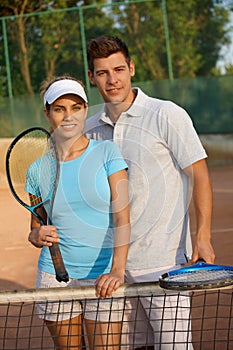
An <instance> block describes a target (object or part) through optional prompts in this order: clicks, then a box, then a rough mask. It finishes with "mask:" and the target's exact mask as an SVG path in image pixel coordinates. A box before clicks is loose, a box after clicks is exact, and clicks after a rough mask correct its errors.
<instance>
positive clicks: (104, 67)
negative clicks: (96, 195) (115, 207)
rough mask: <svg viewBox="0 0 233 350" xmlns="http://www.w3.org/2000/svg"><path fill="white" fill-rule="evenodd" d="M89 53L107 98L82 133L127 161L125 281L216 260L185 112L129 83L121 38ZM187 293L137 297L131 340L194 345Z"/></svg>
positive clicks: (203, 179)
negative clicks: (113, 147)
mask: <svg viewBox="0 0 233 350" xmlns="http://www.w3.org/2000/svg"><path fill="white" fill-rule="evenodd" d="M87 56H88V65H89V72H88V74H89V79H90V82H91V83H92V84H93V85H96V86H97V88H98V90H99V92H100V93H101V95H102V97H103V100H104V102H105V104H104V106H103V108H102V110H101V111H100V112H99V113H97V114H96V115H95V116H93V117H91V118H88V119H87V124H86V135H87V136H89V137H92V138H94V139H99V140H102V139H111V140H113V141H114V142H116V143H117V144H118V146H119V147H120V149H121V152H122V154H123V156H124V158H125V160H126V162H127V163H128V175H129V183H130V199H131V202H130V203H131V244H130V248H129V255H128V262H127V271H126V282H129V283H134V282H149V281H156V280H158V277H159V276H160V275H161V274H162V273H163V272H164V271H168V270H171V269H175V268H178V267H180V266H181V265H183V264H185V263H187V261H188V260H189V259H190V260H191V262H192V263H195V262H197V261H198V260H200V259H203V260H205V261H206V262H207V263H214V258H215V256H214V251H213V248H212V245H211V232H210V230H211V215H212V189H211V183H210V179H209V175H208V169H207V165H206V161H205V158H206V157H207V155H206V153H205V150H204V149H203V147H202V145H201V143H200V140H199V138H198V136H197V133H196V131H195V129H194V128H193V125H192V121H191V119H190V117H189V116H188V114H187V113H186V112H185V111H184V109H182V108H181V107H179V106H177V105H176V104H174V103H172V102H170V101H162V100H159V99H156V98H151V97H149V96H147V95H146V94H145V93H143V92H142V91H141V90H140V89H139V88H132V85H131V77H133V76H134V73H135V67H134V63H133V62H132V60H131V59H130V55H129V52H128V48H127V46H126V44H125V43H124V42H122V41H121V40H120V39H119V38H115V37H111V36H102V37H99V38H96V39H93V40H91V41H90V42H89V45H88V49H87ZM191 184H192V186H193V191H190V188H191ZM192 193H193V200H194V206H195V211H196V235H195V241H194V245H193V250H191V236H190V232H189V220H188V207H189V203H190V200H191V196H192ZM187 299H188V298H187V297H185V296H184V297H183V298H182V297H180V298H179V302H178V301H177V300H178V299H177V296H173V297H168V298H166V303H164V299H163V298H158V297H154V298H153V300H150V298H149V299H147V298H141V299H140V300H141V305H140V308H139V310H138V311H137V315H138V313H142V315H141V316H140V320H141V322H140V321H138V323H137V324H136V326H137V325H138V326H139V328H140V331H139V332H136V335H135V338H134V340H133V342H134V346H133V347H140V346H143V345H146V344H149V343H150V344H153V345H154V348H155V349H162V350H165V349H166V350H167V349H174V344H176V345H175V349H179V350H181V349H192V345H191V337H190V324H189V318H190V316H189V304H188V302H187ZM169 305H170V307H169ZM177 305H178V306H180V307H179V308H178V314H176V315H175V314H173V315H172V310H173V308H172V307H171V306H173V307H174V310H177ZM156 309H157V310H158V311H155V310H156ZM174 312H175V311H174ZM176 312H177V311H176ZM132 313H133V311H132ZM171 315H172V316H171ZM132 317H135V315H132ZM144 318H145V319H146V318H147V320H149V325H147V324H146V323H145V322H144ZM162 318H163V322H162V321H160V320H161V319H162ZM179 318H180V319H181V320H178V319H179ZM165 320H166V321H165ZM129 325H130V324H129ZM145 325H146V326H145ZM134 326H135V325H134ZM136 326H135V327H136ZM143 326H144V327H145V328H144V329H143ZM143 336H144V339H143ZM145 337H146V338H147V339H145ZM148 339H150V341H149V340H148Z"/></svg>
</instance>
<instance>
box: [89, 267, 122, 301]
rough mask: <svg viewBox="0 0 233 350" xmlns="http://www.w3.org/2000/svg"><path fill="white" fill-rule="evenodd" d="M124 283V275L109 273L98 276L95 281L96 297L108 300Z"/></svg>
mask: <svg viewBox="0 0 233 350" xmlns="http://www.w3.org/2000/svg"><path fill="white" fill-rule="evenodd" d="M123 283H124V273H123V274H122V273H114V272H110V273H107V274H104V275H100V276H99V277H98V278H97V280H96V281H95V286H96V295H97V297H100V298H109V297H111V295H112V292H114V291H115V290H117V288H119V287H120V285H122V284H123Z"/></svg>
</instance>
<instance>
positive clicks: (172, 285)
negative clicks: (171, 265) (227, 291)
mask: <svg viewBox="0 0 233 350" xmlns="http://www.w3.org/2000/svg"><path fill="white" fill-rule="evenodd" d="M196 271H231V272H233V267H232V266H228V265H214V264H207V263H205V262H198V263H196V264H194V265H191V266H186V267H183V268H180V269H177V270H171V271H169V272H166V273H164V274H163V275H161V276H160V277H159V285H160V287H161V288H164V289H170V290H177V291H185V290H203V289H216V288H217V289H219V288H229V287H231V286H233V275H232V277H229V278H225V279H221V280H206V281H199V282H198V281H188V282H184V281H174V280H173V279H171V280H168V278H169V277H173V276H176V275H177V276H179V275H182V274H183V275H184V274H187V276H188V274H190V275H191V274H192V272H196Z"/></svg>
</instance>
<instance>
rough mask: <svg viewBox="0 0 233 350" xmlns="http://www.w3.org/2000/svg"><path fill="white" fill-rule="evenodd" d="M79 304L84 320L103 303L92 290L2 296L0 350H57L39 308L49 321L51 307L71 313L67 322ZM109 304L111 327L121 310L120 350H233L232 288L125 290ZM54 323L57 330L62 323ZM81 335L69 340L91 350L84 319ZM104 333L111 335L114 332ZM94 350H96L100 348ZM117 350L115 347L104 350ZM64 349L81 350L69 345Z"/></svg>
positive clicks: (139, 286) (145, 286)
mask: <svg viewBox="0 0 233 350" xmlns="http://www.w3.org/2000/svg"><path fill="white" fill-rule="evenodd" d="M77 301H79V302H80V304H81V307H82V308H83V314H85V309H86V305H88V304H90V303H91V302H92V301H95V302H96V303H97V306H98V307H99V305H101V300H100V299H98V298H96V296H95V290H94V287H81V288H51V289H28V290H15V291H1V292H0V349H7V350H15V349H22V350H26V349H46V350H49V349H58V348H56V347H55V345H54V342H53V339H52V336H51V334H50V333H49V331H48V329H47V326H46V325H45V323H44V321H43V319H42V318H40V316H41V315H38V303H39V304H40V305H43V306H44V307H43V310H44V311H43V313H44V314H43V315H42V316H43V318H44V317H47V316H48V317H49V316H51V309H50V308H49V306H50V305H51V304H53V303H54V304H56V305H57V308H58V310H60V311H61V310H63V314H64V313H66V312H68V313H69V314H68V315H67V318H68V319H71V318H72V317H73V316H74V315H75V314H74V308H75V307H76V304H77ZM108 301H109V305H110V306H109V307H108V315H109V316H108V317H109V318H108V321H106V322H107V323H109V324H110V322H111V320H112V318H111V317H112V316H111V313H112V312H114V310H113V309H114V308H113V307H112V305H113V303H114V302H116V301H119V305H121V310H120V312H118V316H119V317H120V321H121V322H120V324H121V328H120V331H119V332H120V334H121V346H120V348H121V349H124V350H125V349H137V348H143V349H153V348H155V349H160V350H164V349H166V350H167V349H169V350H172V349H174V350H175V349H179V350H181V349H187V350H190V349H195V350H213V349H215V350H227V349H228V350H230V349H233V308H232V306H233V289H232V288H228V289H218V290H202V291H190V292H185V293H183V292H174V291H173V292H171V291H165V290H163V289H161V288H160V287H159V285H158V283H138V284H131V285H130V284H128V285H127V284H125V285H123V286H121V287H120V288H119V289H118V290H117V291H115V292H114V293H113V296H112V297H111V298H109V300H108ZM67 302H69V303H70V309H69V311H67V310H66V311H64V309H63V305H64V303H67ZM142 305H143V308H142ZM102 311H103V310H102V309H101V307H100V308H99V310H98V313H101V312H102ZM118 311H119V310H118ZM105 312H106V310H105ZM142 312H144V314H143V313H142ZM57 314H59V312H58V313H57ZM145 315H146V317H145ZM55 317H56V316H55ZM79 319H80V318H79ZM56 320H57V321H55V323H56V322H57V324H58V322H59V318H58V317H57V319H56ZM96 322H98V319H97V317H96ZM151 325H152V326H153V328H152V327H151ZM78 326H80V327H78ZM78 329H82V330H81V331H79V333H78V331H77V332H75V333H74V332H72V334H71V333H70V334H69V325H68V326H67V330H68V336H69V337H73V336H75V337H78V336H79V337H80V339H81V338H82V342H81V346H80V349H81V348H83V349H88V348H89V347H88V341H87V339H89V338H88V334H87V329H86V327H85V320H84V318H81V321H80V325H78V324H77V330H78ZM106 329H107V330H106V332H107V333H108V335H109V334H110V332H111V328H110V327H107V328H106ZM95 332H97V328H96V329H95ZM83 334H84V335H83ZM110 338H111V337H109V339H110ZM115 345H116V344H115ZM92 348H94V349H97V350H98V346H97V345H96V346H93V347H92ZM117 348H118V346H117V345H116V346H114V344H112V343H111V341H109V342H108V345H107V346H105V347H104V349H117ZM62 349H64V348H62ZM66 349H77V347H71V345H70V346H68V345H67V347H66ZM99 349H101V350H102V349H103V347H102V348H101V347H99Z"/></svg>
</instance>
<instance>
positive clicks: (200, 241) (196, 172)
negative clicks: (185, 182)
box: [185, 159, 215, 264]
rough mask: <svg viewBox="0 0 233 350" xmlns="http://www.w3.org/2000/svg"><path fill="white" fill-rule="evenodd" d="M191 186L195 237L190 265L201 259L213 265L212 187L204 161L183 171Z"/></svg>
mask: <svg viewBox="0 0 233 350" xmlns="http://www.w3.org/2000/svg"><path fill="white" fill-rule="evenodd" d="M185 173H186V174H187V175H188V176H189V178H190V179H191V181H192V184H193V202H194V207H195V214H196V237H195V241H194V246H193V254H192V263H196V262H197V261H198V260H200V259H202V260H204V261H205V262H206V263H210V264H213V263H214V260H215V253H214V250H213V247H212V244H211V223H212V207H213V196H212V185H211V181H210V177H209V173H208V168H207V165H206V161H205V159H202V160H200V161H198V162H196V163H194V164H192V166H190V167H188V168H186V169H185Z"/></svg>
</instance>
